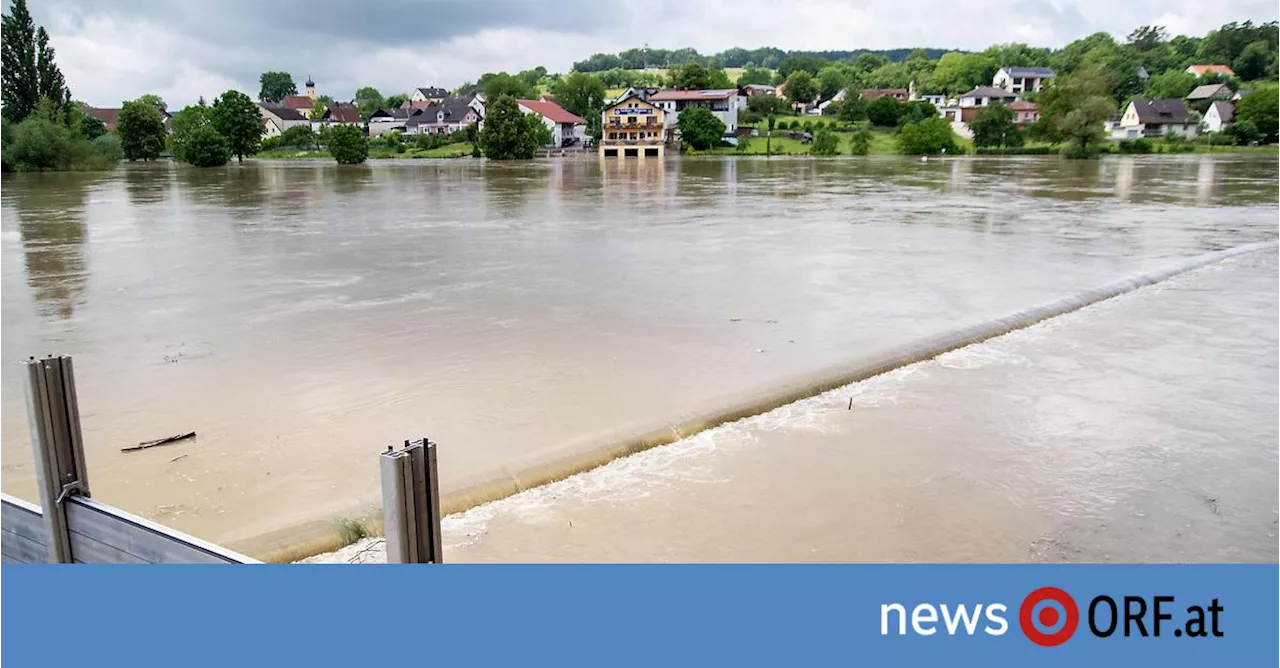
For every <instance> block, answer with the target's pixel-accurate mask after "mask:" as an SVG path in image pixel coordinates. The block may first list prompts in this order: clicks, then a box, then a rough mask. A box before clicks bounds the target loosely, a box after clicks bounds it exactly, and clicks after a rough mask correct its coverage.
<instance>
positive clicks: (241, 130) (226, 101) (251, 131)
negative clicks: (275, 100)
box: [210, 90, 262, 162]
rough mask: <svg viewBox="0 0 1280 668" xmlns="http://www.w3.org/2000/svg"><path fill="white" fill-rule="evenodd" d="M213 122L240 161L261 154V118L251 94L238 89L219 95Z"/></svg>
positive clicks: (212, 117)
mask: <svg viewBox="0 0 1280 668" xmlns="http://www.w3.org/2000/svg"><path fill="white" fill-rule="evenodd" d="M210 120H212V121H213V127H214V129H215V130H217V131H218V134H221V135H222V136H223V137H224V138H226V140H227V145H228V146H230V147H231V154H232V155H234V156H236V160H237V161H238V162H244V157H245V156H246V155H253V154H254V153H257V152H258V147H259V146H260V145H261V142H262V115H261V114H260V113H259V112H258V105H256V104H254V103H253V100H251V99H249V96H248V95H245V94H244V93H241V92H240V91H237V90H229V91H227V92H225V93H223V94H222V95H219V96H218V99H216V100H214V101H213V107H212V113H211V115H210Z"/></svg>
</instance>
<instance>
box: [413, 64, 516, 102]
mask: <svg viewBox="0 0 1280 668" xmlns="http://www.w3.org/2000/svg"><path fill="white" fill-rule="evenodd" d="M477 83H478V84H479V85H480V89H481V90H483V91H484V94H485V96H486V97H487V98H488V99H493V98H497V97H501V96H503V95H506V96H509V97H513V98H516V99H518V100H528V99H531V98H533V97H535V96H536V91H534V88H533V86H531V85H529V83H528V82H526V81H525V80H524V79H521V78H520V77H518V76H515V75H513V74H507V73H506V72H487V73H485V74H483V75H481V76H480V80H479V81H478V82H477ZM388 104H390V103H389V102H388Z"/></svg>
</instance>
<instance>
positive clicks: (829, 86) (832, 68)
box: [816, 64, 849, 100]
mask: <svg viewBox="0 0 1280 668" xmlns="http://www.w3.org/2000/svg"><path fill="white" fill-rule="evenodd" d="M816 83H817V86H818V94H819V95H820V96H822V99H824V100H830V99H831V98H832V97H835V94H836V93H839V92H840V91H841V90H843V89H844V88H845V87H847V86H848V85H849V75H848V73H847V72H846V70H845V68H843V67H840V66H839V65H835V64H832V65H827V66H826V67H824V68H822V69H821V70H820V71H819V72H818V76H817V79H816Z"/></svg>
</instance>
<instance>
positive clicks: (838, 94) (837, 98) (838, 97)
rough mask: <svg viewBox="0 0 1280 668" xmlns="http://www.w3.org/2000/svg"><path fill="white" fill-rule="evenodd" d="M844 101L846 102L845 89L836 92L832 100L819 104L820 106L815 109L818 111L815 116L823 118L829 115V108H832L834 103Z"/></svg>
mask: <svg viewBox="0 0 1280 668" xmlns="http://www.w3.org/2000/svg"><path fill="white" fill-rule="evenodd" d="M842 101H844V89H843V88H841V89H840V90H838V91H836V94H835V95H832V96H831V98H830V99H828V100H824V101H822V102H819V103H818V106H817V107H815V110H816V111H817V114H815V115H818V116H821V115H822V114H825V113H827V107H830V106H831V103H832V102H842Z"/></svg>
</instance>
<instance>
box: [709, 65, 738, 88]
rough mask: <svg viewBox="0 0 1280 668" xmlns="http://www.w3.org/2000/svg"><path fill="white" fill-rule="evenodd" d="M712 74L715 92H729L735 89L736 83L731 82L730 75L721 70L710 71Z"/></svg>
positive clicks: (712, 85) (712, 84)
mask: <svg viewBox="0 0 1280 668" xmlns="http://www.w3.org/2000/svg"><path fill="white" fill-rule="evenodd" d="M708 72H709V73H710V74H711V86H710V88H713V89H715V90H728V89H730V88H733V87H734V83H733V82H732V81H730V80H729V75H728V74H726V73H725V71H724V70H722V69H720V68H718V67H717V68H714V69H711V70H708Z"/></svg>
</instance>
